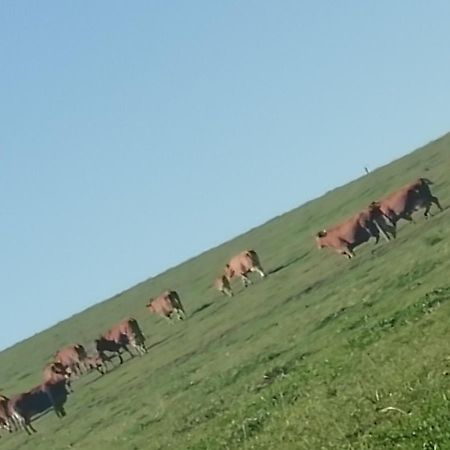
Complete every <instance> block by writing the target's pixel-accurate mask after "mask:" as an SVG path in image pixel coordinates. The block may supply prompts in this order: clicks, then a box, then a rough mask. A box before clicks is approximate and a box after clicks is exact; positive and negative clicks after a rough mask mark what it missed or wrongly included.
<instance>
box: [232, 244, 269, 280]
mask: <svg viewBox="0 0 450 450" xmlns="http://www.w3.org/2000/svg"><path fill="white" fill-rule="evenodd" d="M249 272H258V273H259V275H260V276H261V278H264V277H266V273H265V272H264V270H263V268H262V266H261V262H260V260H259V257H258V255H257V253H256V252H255V251H254V250H244V251H243V252H241V253H239V254H238V255H236V256H234V257H233V258H231V260H230V262H229V263H228V264H227V265H226V266H225V270H224V275H225V277H226V278H227V279H228V280H229V281H230V283H231V280H232V279H233V278H234V277H240V278H241V280H242V283H243V284H244V287H247V286H248V285H249V284H251V283H252V282H251V280H250V279H249V278H248V277H247V274H248V273H249Z"/></svg>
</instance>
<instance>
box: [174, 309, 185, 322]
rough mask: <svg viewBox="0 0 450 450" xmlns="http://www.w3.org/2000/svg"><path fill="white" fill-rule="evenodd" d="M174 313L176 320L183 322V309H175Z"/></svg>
mask: <svg viewBox="0 0 450 450" xmlns="http://www.w3.org/2000/svg"><path fill="white" fill-rule="evenodd" d="M175 311H176V313H177V316H178V320H184V319H185V318H186V314H185V313H184V310H183V309H180V308H176V309H175Z"/></svg>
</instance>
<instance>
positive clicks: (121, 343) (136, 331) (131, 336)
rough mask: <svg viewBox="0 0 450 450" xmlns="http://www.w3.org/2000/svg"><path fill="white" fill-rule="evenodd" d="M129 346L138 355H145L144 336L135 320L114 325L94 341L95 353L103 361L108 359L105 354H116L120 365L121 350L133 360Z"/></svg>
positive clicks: (131, 319)
mask: <svg viewBox="0 0 450 450" xmlns="http://www.w3.org/2000/svg"><path fill="white" fill-rule="evenodd" d="M128 344H131V345H132V346H133V347H134V348H135V349H136V350H137V351H138V353H141V354H143V353H146V352H147V347H146V346H145V336H144V335H143V333H142V331H141V329H140V327H139V324H138V323H137V321H136V319H134V318H128V319H125V320H123V321H122V322H120V323H118V324H117V325H114V326H113V327H112V328H110V329H109V330H108V331H107V332H106V333H105V334H103V335H102V336H100V337H99V338H98V339H96V340H95V347H96V350H97V353H98V354H99V355H100V357H101V358H102V359H103V360H106V359H108V357H107V356H106V355H105V352H111V353H116V354H117V356H118V358H119V361H120V364H122V363H123V358H122V355H121V350H125V351H126V352H128V354H129V355H130V356H131V357H132V358H133V357H134V355H133V353H131V351H130V349H129V348H128Z"/></svg>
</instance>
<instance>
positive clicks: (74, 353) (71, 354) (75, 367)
mask: <svg viewBox="0 0 450 450" xmlns="http://www.w3.org/2000/svg"><path fill="white" fill-rule="evenodd" d="M86 358H87V353H86V350H85V348H84V347H83V346H82V345H81V344H75V345H68V346H66V347H64V348H62V349H60V350H58V352H57V353H56V354H55V361H58V362H60V363H61V364H64V365H65V366H67V367H70V369H71V370H72V372H73V373H74V374H75V375H77V376H80V375H82V374H83V372H86V371H87V369H88V368H87V365H86Z"/></svg>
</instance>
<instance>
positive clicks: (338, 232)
mask: <svg viewBox="0 0 450 450" xmlns="http://www.w3.org/2000/svg"><path fill="white" fill-rule="evenodd" d="M389 233H391V234H392V235H393V236H394V237H395V234H394V233H393V230H392V227H391V226H389V225H388V224H387V223H386V222H385V221H384V218H383V215H382V213H381V211H380V208H379V206H378V205H376V204H372V205H371V206H370V207H369V208H367V209H365V210H363V211H361V212H359V213H358V214H355V215H354V216H352V217H351V218H350V219H348V220H346V221H345V222H342V223H341V224H339V225H336V226H334V227H332V228H329V229H328V230H323V231H319V232H318V233H317V234H316V244H317V247H318V248H319V250H320V249H322V248H324V247H328V248H331V249H334V250H335V251H336V252H338V253H339V254H341V255H344V256H346V257H347V258H349V259H351V258H353V257H354V256H355V254H354V252H353V250H354V249H355V248H356V247H357V246H358V245H361V244H363V243H365V242H367V241H368V240H369V239H370V238H371V237H374V238H375V242H376V243H378V241H379V239H380V234H381V235H382V236H383V237H384V238H385V239H386V240H389V239H390V237H389Z"/></svg>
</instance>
